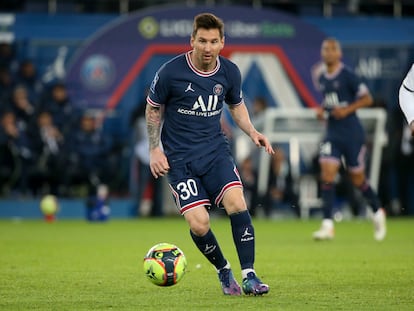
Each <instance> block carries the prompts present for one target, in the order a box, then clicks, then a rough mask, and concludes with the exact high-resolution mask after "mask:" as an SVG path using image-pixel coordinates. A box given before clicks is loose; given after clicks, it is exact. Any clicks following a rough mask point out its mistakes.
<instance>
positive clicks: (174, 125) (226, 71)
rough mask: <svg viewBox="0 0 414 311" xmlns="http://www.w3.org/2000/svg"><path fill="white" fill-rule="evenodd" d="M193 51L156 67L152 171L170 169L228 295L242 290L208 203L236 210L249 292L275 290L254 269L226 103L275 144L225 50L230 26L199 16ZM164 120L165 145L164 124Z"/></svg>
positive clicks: (259, 138) (193, 230) (256, 137)
mask: <svg viewBox="0 0 414 311" xmlns="http://www.w3.org/2000/svg"><path fill="white" fill-rule="evenodd" d="M190 43H191V47H192V50H191V51H189V52H187V53H184V54H181V55H179V56H177V57H175V58H173V59H172V60H170V61H169V62H167V63H165V64H164V65H163V66H162V67H161V68H160V69H159V70H158V72H157V73H156V75H155V78H154V80H153V82H152V85H151V88H150V92H149V95H148V98H147V102H148V104H147V110H146V120H147V129H148V137H149V144H150V168H151V172H152V174H153V175H154V177H156V178H158V177H160V176H164V175H166V174H167V173H168V179H169V184H170V188H171V191H172V194H173V196H174V199H175V202H176V205H177V207H178V208H179V210H180V213H181V214H182V215H184V218H185V219H186V221H187V222H188V224H189V226H190V234H191V237H192V239H193V241H194V243H195V244H196V245H197V247H198V249H199V250H200V251H201V252H202V253H203V254H204V256H205V257H206V258H207V259H208V260H209V261H210V262H211V263H212V264H213V265H214V266H215V268H216V269H217V273H218V277H219V280H220V283H221V286H222V290H223V293H224V294H225V295H240V294H241V288H240V286H239V284H238V283H237V281H236V280H235V279H234V276H233V273H232V271H231V268H230V263H229V262H228V261H227V260H226V259H225V257H224V255H223V253H222V251H221V249H220V246H219V244H218V243H217V240H216V238H215V236H214V234H213V232H212V231H211V229H210V219H209V213H208V210H207V208H208V207H210V206H211V205H216V206H219V205H222V206H224V209H225V210H226V212H227V214H228V215H229V217H230V222H231V228H232V233H233V240H234V243H235V246H236V249H237V253H238V256H239V261H240V265H241V269H242V277H243V284H242V288H243V291H244V293H245V294H253V295H262V294H265V293H267V292H268V291H269V286H268V285H266V284H263V283H262V282H261V280H260V279H259V278H258V277H257V275H256V272H255V270H254V267H253V266H254V259H255V258H254V257H255V235H254V228H253V225H252V221H251V217H250V214H249V211H248V210H247V206H246V202H245V199H244V196H243V186H242V182H241V180H240V176H239V173H238V171H237V169H236V165H235V162H234V160H233V157H232V155H231V152H230V148H229V144H228V142H227V140H226V138H225V136H224V134H223V132H222V128H221V124H220V117H221V113H222V111H223V105H224V102H226V104H227V105H228V107H229V110H230V113H231V115H232V117H233V119H234V121H235V122H236V124H237V125H238V126H239V127H240V128H241V129H242V130H243V131H244V132H245V133H246V134H247V135H248V136H249V137H250V138H251V140H252V141H253V142H254V143H255V144H256V145H257V146H259V147H260V146H263V147H264V148H265V150H266V152H268V153H269V154H273V153H274V151H273V148H272V146H271V145H270V144H269V141H268V140H267V138H266V137H265V136H264V135H262V134H261V133H259V132H258V131H257V130H256V129H255V128H254V126H253V125H252V123H251V121H250V117H249V114H248V111H247V109H246V106H245V104H244V102H243V98H242V94H241V74H240V71H239V69H238V68H237V66H236V65H235V64H234V63H232V62H231V61H229V60H228V59H225V58H223V57H221V56H219V53H220V51H221V50H222V48H223V47H224V25H223V22H222V21H221V20H220V19H219V18H217V17H216V16H214V15H212V14H208V13H204V14H200V15H197V16H196V17H195V18H194V25H193V33H192V35H191V39H190ZM162 121H164V123H163V127H162V133H161V142H162V146H163V148H164V150H163V149H162V148H161V146H160V130H161V123H162Z"/></svg>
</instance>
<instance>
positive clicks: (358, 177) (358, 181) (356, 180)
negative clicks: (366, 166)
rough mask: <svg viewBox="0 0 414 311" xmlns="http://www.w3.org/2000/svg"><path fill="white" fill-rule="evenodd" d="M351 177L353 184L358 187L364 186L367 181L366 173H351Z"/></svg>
mask: <svg viewBox="0 0 414 311" xmlns="http://www.w3.org/2000/svg"><path fill="white" fill-rule="evenodd" d="M350 177H351V182H352V184H353V185H354V186H355V187H357V188H360V187H362V186H363V185H364V183H365V175H364V174H351V175H350Z"/></svg>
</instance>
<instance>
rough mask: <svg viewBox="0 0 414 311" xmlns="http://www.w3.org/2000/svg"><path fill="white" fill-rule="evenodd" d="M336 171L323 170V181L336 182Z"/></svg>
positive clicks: (327, 182)
mask: <svg viewBox="0 0 414 311" xmlns="http://www.w3.org/2000/svg"><path fill="white" fill-rule="evenodd" d="M335 178H336V173H331V172H321V182H323V183H326V184H333V183H334V182H335Z"/></svg>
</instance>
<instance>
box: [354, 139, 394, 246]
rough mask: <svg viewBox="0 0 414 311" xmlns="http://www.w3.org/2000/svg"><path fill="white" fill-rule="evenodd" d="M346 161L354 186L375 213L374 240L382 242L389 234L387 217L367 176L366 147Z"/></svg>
mask: <svg viewBox="0 0 414 311" xmlns="http://www.w3.org/2000/svg"><path fill="white" fill-rule="evenodd" d="M351 151H352V150H351ZM351 151H350V152H351ZM346 161H347V163H349V164H348V166H349V176H350V178H351V181H352V183H353V185H354V186H355V187H356V188H358V189H359V190H360V191H361V193H362V195H363V196H364V198H365V200H366V201H367V203H368V205H369V206H370V207H371V208H372V211H373V212H374V216H373V223H374V238H375V239H376V240H378V241H381V240H383V239H384V238H385V235H386V233H387V229H386V216H385V211H384V209H383V208H382V207H381V203H380V200H379V198H378V195H377V194H376V193H375V191H374V190H373V189H372V187H371V185H370V184H369V182H368V180H367V178H366V175H365V163H364V162H365V146H364V145H363V144H361V145H360V146H358V148H355V150H354V151H353V152H352V153H351V154H347V155H346Z"/></svg>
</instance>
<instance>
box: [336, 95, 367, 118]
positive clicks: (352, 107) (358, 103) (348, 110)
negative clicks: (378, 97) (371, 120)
mask: <svg viewBox="0 0 414 311" xmlns="http://www.w3.org/2000/svg"><path fill="white" fill-rule="evenodd" d="M373 102H374V101H373V99H372V96H371V94H370V93H369V92H367V93H365V94H364V95H362V96H360V97H358V99H357V100H355V101H354V102H352V103H351V104H349V105H348V106H346V107H336V108H334V109H333V110H332V112H331V114H332V115H333V116H334V117H335V118H336V119H342V118H345V117H346V116H348V115H350V114H352V113H354V112H355V111H357V110H358V109H360V108H365V107H369V106H371V105H372V104H373Z"/></svg>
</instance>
